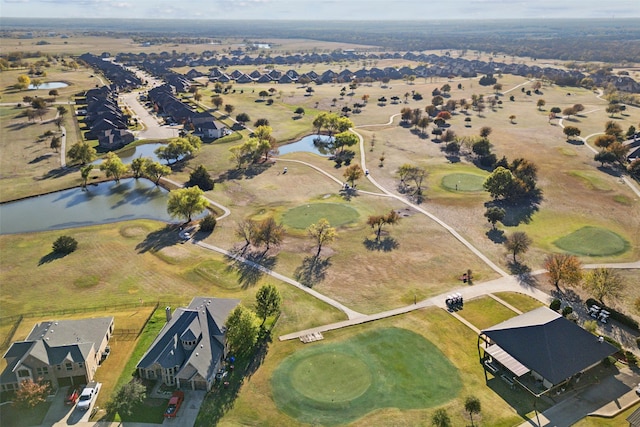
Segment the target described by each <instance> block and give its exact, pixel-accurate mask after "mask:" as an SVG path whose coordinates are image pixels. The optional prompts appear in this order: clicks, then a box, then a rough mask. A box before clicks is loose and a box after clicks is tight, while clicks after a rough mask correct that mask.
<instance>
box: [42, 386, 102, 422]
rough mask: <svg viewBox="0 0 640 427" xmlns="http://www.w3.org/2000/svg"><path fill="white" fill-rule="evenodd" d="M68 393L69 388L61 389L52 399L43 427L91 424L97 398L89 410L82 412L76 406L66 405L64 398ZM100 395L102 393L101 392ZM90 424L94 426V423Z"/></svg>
mask: <svg viewBox="0 0 640 427" xmlns="http://www.w3.org/2000/svg"><path fill="white" fill-rule="evenodd" d="M68 391H69V387H61V388H60V389H59V390H58V393H57V394H56V395H55V396H54V397H53V399H52V402H51V406H50V407H49V411H47V415H45V417H44V420H43V421H42V426H54V427H62V426H72V425H78V426H82V425H84V424H85V423H89V415H91V411H92V410H93V407H94V406H95V403H96V397H94V399H93V402H91V406H90V407H89V409H88V410H86V411H81V410H79V409H77V408H76V406H75V405H65V402H64V398H65V396H66V395H67V392H68ZM98 393H100V391H99V390H98ZM90 424H91V425H93V424H94V423H90Z"/></svg>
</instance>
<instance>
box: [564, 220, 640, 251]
mask: <svg viewBox="0 0 640 427" xmlns="http://www.w3.org/2000/svg"><path fill="white" fill-rule="evenodd" d="M554 244H555V245H556V246H557V247H558V248H560V249H562V250H565V251H567V252H570V253H572V254H577V255H586V256H607V255H618V254H621V253H623V252H626V251H627V250H629V243H628V242H627V241H626V240H624V239H623V238H622V237H621V236H620V235H618V234H616V233H614V232H613V231H610V230H607V229H605V228H600V227H582V228H581V229H579V230H576V231H574V232H573V233H571V234H568V235H566V236H564V237H561V238H560V239H558V240H556V241H555V242H554Z"/></svg>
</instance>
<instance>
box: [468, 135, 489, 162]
mask: <svg viewBox="0 0 640 427" xmlns="http://www.w3.org/2000/svg"><path fill="white" fill-rule="evenodd" d="M471 151H473V153H474V154H475V155H477V156H480V157H482V156H487V155H489V154H491V143H490V142H489V140H488V139H487V138H482V137H481V138H480V139H479V140H477V141H475V142H474V143H473V145H472V146H471Z"/></svg>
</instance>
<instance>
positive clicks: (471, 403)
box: [464, 396, 481, 426]
mask: <svg viewBox="0 0 640 427" xmlns="http://www.w3.org/2000/svg"><path fill="white" fill-rule="evenodd" d="M464 410H465V411H467V412H468V413H469V418H471V425H472V426H473V415H474V414H479V413H480V410H481V404H480V399H478V398H477V397H475V396H468V397H467V398H466V399H465V400H464Z"/></svg>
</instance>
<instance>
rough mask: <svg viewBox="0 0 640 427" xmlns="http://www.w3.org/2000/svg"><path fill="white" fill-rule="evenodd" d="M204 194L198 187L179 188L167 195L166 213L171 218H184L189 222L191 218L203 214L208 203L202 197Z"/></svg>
mask: <svg viewBox="0 0 640 427" xmlns="http://www.w3.org/2000/svg"><path fill="white" fill-rule="evenodd" d="M203 194H204V192H203V191H202V190H201V189H200V188H199V187H190V188H179V189H177V190H173V191H171V192H170V193H169V200H168V201H167V212H169V215H171V216H172V217H179V218H184V219H186V220H187V222H191V217H192V216H193V215H197V214H199V213H201V212H203V211H204V210H205V209H206V208H207V206H208V204H209V202H207V199H205V198H204V197H202V195H203Z"/></svg>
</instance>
